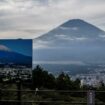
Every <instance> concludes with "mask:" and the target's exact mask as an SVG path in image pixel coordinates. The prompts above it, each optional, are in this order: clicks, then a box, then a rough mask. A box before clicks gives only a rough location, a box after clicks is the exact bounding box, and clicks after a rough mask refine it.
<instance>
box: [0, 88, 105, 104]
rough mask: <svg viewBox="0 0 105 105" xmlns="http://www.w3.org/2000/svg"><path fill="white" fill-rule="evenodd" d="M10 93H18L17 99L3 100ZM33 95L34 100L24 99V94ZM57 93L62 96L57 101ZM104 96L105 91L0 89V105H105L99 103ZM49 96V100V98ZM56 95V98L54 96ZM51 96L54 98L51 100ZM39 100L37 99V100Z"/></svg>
mask: <svg viewBox="0 0 105 105" xmlns="http://www.w3.org/2000/svg"><path fill="white" fill-rule="evenodd" d="M6 92H7V93H8V92H11V93H13V92H16V94H15V95H16V96H17V97H16V99H9V100H8V99H2V97H3V94H5V93H6ZM24 92H25V93H28V94H29V93H32V95H34V96H35V97H34V98H33V99H30V100H29V98H28V99H25V100H24V99H23V97H22V96H23V94H25V93H24ZM55 93H59V94H60V95H61V96H62V95H63V96H66V97H62V98H63V99H62V98H61V97H60V98H61V99H60V98H58V99H56V98H55V97H54V96H56V95H55ZM43 94H44V95H45V96H46V97H44V99H38V97H39V96H40V95H43ZM99 94H102V96H101V97H104V96H105V91H92V90H89V91H70V90H37V91H36V90H21V89H20V87H18V90H10V89H9V90H5V89H0V105H105V102H103V101H99V100H98V98H97V95H99ZM11 95H12V94H11ZM47 95H48V98H47ZM53 95H54V96H53ZM50 96H53V97H51V98H50ZM68 96H72V97H76V99H75V101H72V100H69V99H68V98H69V97H68ZM35 98H37V99H35ZM96 98H97V99H96Z"/></svg>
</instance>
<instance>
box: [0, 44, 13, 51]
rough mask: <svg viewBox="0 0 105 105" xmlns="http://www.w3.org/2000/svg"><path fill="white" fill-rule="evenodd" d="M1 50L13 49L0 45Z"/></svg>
mask: <svg viewBox="0 0 105 105" xmlns="http://www.w3.org/2000/svg"><path fill="white" fill-rule="evenodd" d="M0 50H1V51H11V50H10V49H9V48H8V47H6V46H5V45H0Z"/></svg>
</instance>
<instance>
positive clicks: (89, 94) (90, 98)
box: [87, 90, 95, 105]
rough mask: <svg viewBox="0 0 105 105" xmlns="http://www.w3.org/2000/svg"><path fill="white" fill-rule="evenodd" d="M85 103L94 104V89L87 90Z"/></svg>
mask: <svg viewBox="0 0 105 105" xmlns="http://www.w3.org/2000/svg"><path fill="white" fill-rule="evenodd" d="M87 105H95V91H93V90H89V91H88V92H87Z"/></svg>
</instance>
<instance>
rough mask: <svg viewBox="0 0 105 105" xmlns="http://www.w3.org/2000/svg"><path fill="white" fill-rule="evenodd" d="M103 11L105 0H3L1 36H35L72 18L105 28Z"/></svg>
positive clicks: (0, 10)
mask: <svg viewBox="0 0 105 105" xmlns="http://www.w3.org/2000/svg"><path fill="white" fill-rule="evenodd" d="M104 10H105V0H88V1H85V0H0V23H2V24H0V29H1V30H0V38H10V37H11V38H12V37H13V38H35V37H37V36H40V35H42V34H43V33H46V32H48V31H49V30H51V29H53V28H55V27H57V26H59V25H60V24H62V23H63V22H65V21H66V20H69V19H73V18H81V19H84V20H86V21H88V22H90V23H92V24H94V25H96V26H98V27H100V28H102V29H104V30H105V24H103V23H104V21H105V18H104V17H105V11H104ZM25 30H27V31H25ZM36 30H37V31H36ZM8 32H9V34H7V33H8ZM4 33H5V35H4ZM10 33H11V34H10Z"/></svg>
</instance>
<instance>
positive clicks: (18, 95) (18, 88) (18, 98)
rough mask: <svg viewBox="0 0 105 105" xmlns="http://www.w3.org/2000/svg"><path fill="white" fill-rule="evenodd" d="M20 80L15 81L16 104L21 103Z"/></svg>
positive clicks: (19, 104)
mask: <svg viewBox="0 0 105 105" xmlns="http://www.w3.org/2000/svg"><path fill="white" fill-rule="evenodd" d="M21 95H22V94H21V80H18V81H17V100H18V105H21Z"/></svg>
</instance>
